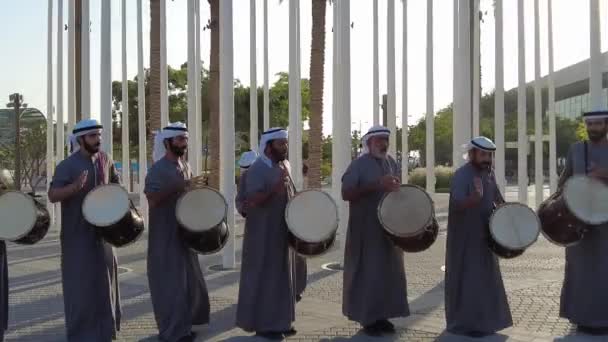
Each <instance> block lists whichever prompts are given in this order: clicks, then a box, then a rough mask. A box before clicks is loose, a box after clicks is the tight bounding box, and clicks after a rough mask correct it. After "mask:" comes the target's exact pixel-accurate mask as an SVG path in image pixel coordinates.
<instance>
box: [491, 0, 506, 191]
mask: <svg viewBox="0 0 608 342" xmlns="http://www.w3.org/2000/svg"><path fill="white" fill-rule="evenodd" d="M502 13H503V11H502V0H496V1H495V2H494V26H495V29H494V34H495V37H494V41H495V45H494V48H495V52H494V58H495V64H496V67H495V68H494V72H495V76H494V79H495V83H496V85H495V87H494V88H495V93H494V140H495V141H494V142H495V143H496V165H495V172H496V182H497V183H498V189H499V190H500V192H501V193H502V194H504V193H505V186H506V179H505V88H504V51H503V46H504V43H503V14H502Z"/></svg>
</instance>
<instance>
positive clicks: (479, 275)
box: [445, 137, 513, 337]
mask: <svg viewBox="0 0 608 342" xmlns="http://www.w3.org/2000/svg"><path fill="white" fill-rule="evenodd" d="M495 150H496V145H494V143H493V142H492V141H491V140H490V139H488V138H485V137H477V138H474V139H473V140H471V142H470V143H469V144H467V145H465V153H466V155H465V158H466V159H468V162H467V163H466V164H465V165H464V166H462V167H460V168H459V169H458V170H456V172H455V173H454V177H453V178H452V184H451V189H450V204H449V216H448V235H447V250H446V256H445V260H446V261H445V262H446V271H445V316H446V321H447V330H448V331H449V332H451V333H454V334H458V335H468V336H471V337H481V336H485V335H490V334H493V333H495V332H496V331H499V330H502V329H505V328H507V327H509V326H511V325H512V324H513V321H512V318H511V311H510V309H509V303H508V301H507V295H506V292H505V288H504V285H503V281H502V276H501V274H500V266H499V264H498V258H497V257H496V256H495V255H494V254H493V253H492V251H491V250H490V248H489V246H488V235H489V231H488V223H489V220H490V216H491V215H492V212H493V210H494V205H495V204H501V203H504V200H503V197H502V195H501V194H500V191H499V190H498V187H497V185H496V180H495V178H494V174H493V172H492V154H493V153H494V151H495Z"/></svg>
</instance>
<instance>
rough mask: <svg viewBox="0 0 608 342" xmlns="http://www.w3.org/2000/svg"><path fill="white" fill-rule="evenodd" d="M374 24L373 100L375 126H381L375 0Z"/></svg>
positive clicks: (376, 6)
mask: <svg viewBox="0 0 608 342" xmlns="http://www.w3.org/2000/svg"><path fill="white" fill-rule="evenodd" d="M373 7H374V9H373V24H374V47H373V49H372V54H373V56H374V57H373V58H374V59H373V73H374V80H373V88H374V94H373V99H374V102H373V103H374V111H373V113H374V125H379V124H380V86H379V83H380V81H379V80H380V77H379V73H380V67H379V64H378V59H379V58H378V0H373ZM334 29H335V25H334ZM383 124H384V125H386V122H384V123H383Z"/></svg>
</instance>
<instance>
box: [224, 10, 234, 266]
mask: <svg viewBox="0 0 608 342" xmlns="http://www.w3.org/2000/svg"><path fill="white" fill-rule="evenodd" d="M232 44H233V30H232V0H222V1H220V56H222V58H220V113H222V116H221V118H220V131H221V132H220V137H221V139H222V143H221V144H220V157H221V162H220V171H221V189H220V190H221V191H222V193H223V194H224V197H225V198H227V199H228V218H227V222H228V227H229V229H230V230H231V231H232V232H234V231H235V230H234V228H235V225H234V195H235V187H236V185H235V183H234V171H235V170H234V158H235V155H234V140H235V135H234V88H233V78H234V64H233V63H234V59H233V45H232ZM234 240H235V239H234V234H230V238H229V240H228V243H227V244H226V247H225V248H224V253H223V255H222V262H223V266H224V268H234V266H235V263H236V260H235V245H234Z"/></svg>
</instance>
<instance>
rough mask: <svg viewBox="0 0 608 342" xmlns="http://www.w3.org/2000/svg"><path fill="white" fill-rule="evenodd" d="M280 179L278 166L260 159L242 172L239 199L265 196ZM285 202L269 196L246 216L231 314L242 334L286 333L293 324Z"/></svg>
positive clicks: (291, 263) (293, 290) (280, 197)
mask: <svg viewBox="0 0 608 342" xmlns="http://www.w3.org/2000/svg"><path fill="white" fill-rule="evenodd" d="M280 176H281V170H280V168H279V166H278V165H277V164H274V163H272V162H271V161H270V160H269V159H268V158H266V157H265V156H261V157H260V158H258V159H257V160H256V161H255V162H254V163H253V165H251V166H250V167H249V170H248V171H247V191H246V193H245V197H246V198H249V197H251V196H252V195H254V194H256V193H260V192H265V193H268V192H270V191H271V188H272V187H273V186H274V184H276V182H277V181H278V180H279V178H280ZM287 201H288V194H287V192H284V193H282V194H274V195H272V197H271V198H270V199H269V200H268V201H267V202H266V203H263V204H261V205H260V206H257V207H255V208H249V209H248V211H247V219H246V223H245V236H244V238H243V256H242V266H241V280H240V284H239V301H238V307H237V314H236V325H237V326H238V327H240V328H241V329H243V330H245V331H249V332H251V331H256V332H268V331H274V332H280V331H287V330H289V329H290V327H291V324H292V322H293V321H294V320H295V295H296V293H297V292H296V284H295V282H296V279H295V278H296V275H295V265H294V263H295V260H294V254H293V253H292V252H290V249H289V246H288V242H287V223H286V222H285V207H286V205H287Z"/></svg>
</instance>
